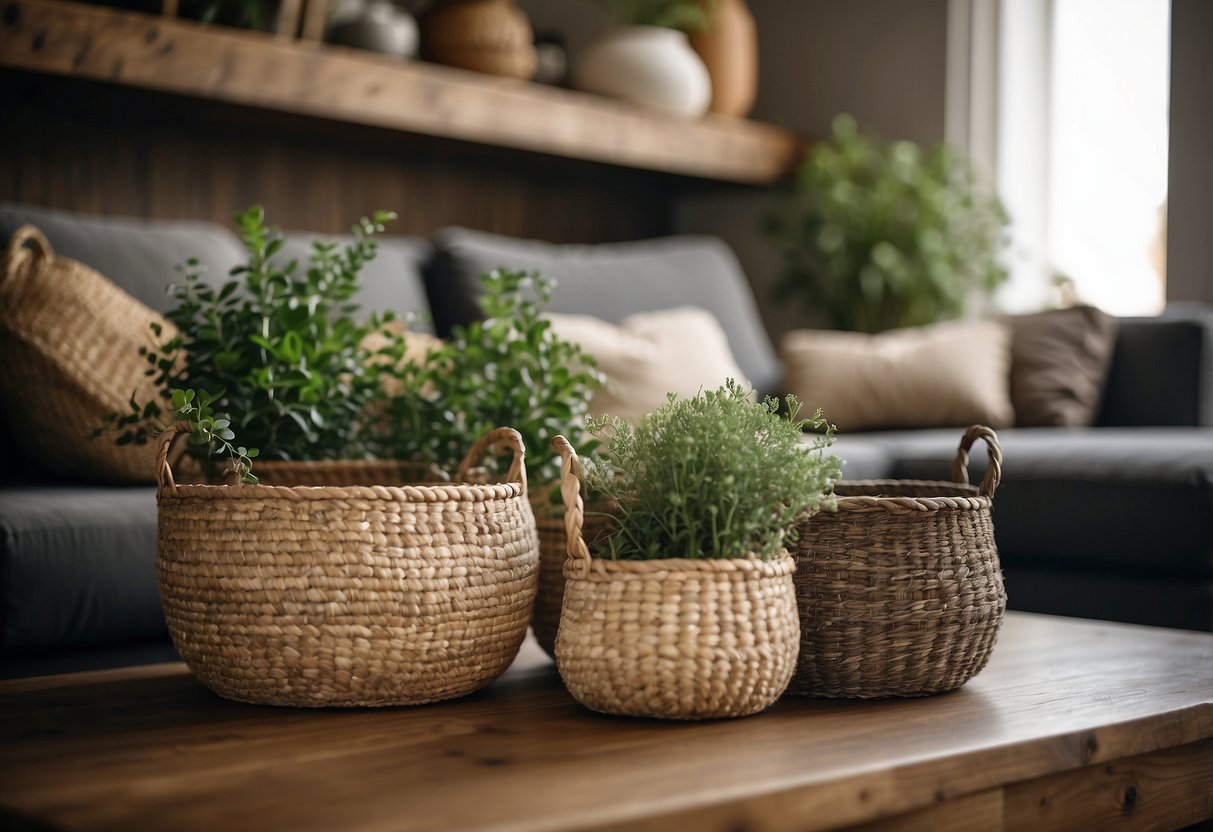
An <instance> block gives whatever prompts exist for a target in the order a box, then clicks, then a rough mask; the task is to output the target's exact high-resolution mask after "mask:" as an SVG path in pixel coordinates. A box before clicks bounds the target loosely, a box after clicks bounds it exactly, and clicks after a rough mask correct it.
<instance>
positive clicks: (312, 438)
mask: <svg viewBox="0 0 1213 832" xmlns="http://www.w3.org/2000/svg"><path fill="white" fill-rule="evenodd" d="M394 216H395V215H394V214H390V213H387V212H379V213H376V214H375V215H373V216H372V217H371V218H369V219H368V218H363V219H362V220H361V221H360V222H359V224H358V225H357V226H355V228H354V240H353V242H352V243H350V244H349V245H346V246H342V245H339V244H336V243H324V242H317V243H315V244H313V247H312V251H311V253H310V256H309V259H308V262H307V264H306V269H305V270H303V271H302V272H300V269H299V264H298V263H296V262H294V261H292V262H290V263H288V264H286V265H285V266H279V265H276V263H275V261H274V259H273V258H274V256H275V255H276V254H277V253H278V252H279V251H280V249H281V247H282V245H283V239H282V235H281V233H280V232H279V231H277V230H276V229H272V228H269V227H267V226H266V225H265V215H264V212H263V211H262V209H261V207H260V206H256V205H255V206H253V207H252V208H250V209H249V210H247V211H245V212H243V213H241V214H238V215H237V216H236V221H237V223H238V225H239V228H240V234H241V237H242V239H243V241H244V244H245V247H246V248H247V250H248V255H249V258H248V263H247V264H246V265H243V266H239V267H237V268H235V269H233V270H232V277H233V279H232V280H230V281H228V282H227V283H225V284H224V285H223V286H222V287H221V288H219V289H215V288H213V287H211V286H208V285H207V284H205V283H203V282H202V281H201V275H202V273H203V268H202V266H201V265H200V264H199V263H198V262H197V261H196V260H191V261H189V262H188V263H187V264H186V266H185V267H184V268H183V269H182V271H183V273H184V278H185V279H184V281H183V282H182V283H181V284H179V285H176V286H173V287H170V292H171V294H172V295H173V297H174V298H175V299H176V301H177V305H176V307H175V308H174V309H172V310H171V311H170V312H168V313H167V314H166V317H167V318H168V320H169V321H171V322H172V323H173V324H174V326H175V329H176V331H175V332H172V333H165V332H162V331H160V329H159V327H156V326H154V327H153V330H154V334H155V335H156V337H157V338H158V339H162V340H161V343H160V347H159V349H156V350H146V351H144V355H145V357H146V359H147V362H148V366H149V369H148V374H149V376H153V377H154V381H155V383H156V385H157V386H158V387H159V388H160V391H161V396H160V399H159V400H158V401H151V402H137V401H133V400H132V402H131V410H130V411H129V412H128V413H126V414H121V415H120V414H110V415H109V416H108V417H107V421H108V422H109V423H110V424H111V425H113V426H116V427H117V428H119V429H122V430H123V431H124V432H123V433H122V434H121V435H120V436H119V438H118V441H119V442H136V443H144V442H147V441H148V439H149V438H150V436H151V434H152V433H153V432H154V431H155V430H156V429H157V427H158V426H159V425H160V424H161V423H162V422H163V410H164V409H165V408H167V407H169V405H170V403H171V399H170V397H171V391H172V390H174V389H183V390H188V389H194V390H198V391H199V393H201V391H202V390H220V391H224V392H222V393H221V394H218V395H217V396H216V397H214V402H215V403H216V404H217V405H218V406H219V407H220V408H222V409H223V410H225V411H227V412H229V413H231V414H232V417H231V419H232V424H231V428H232V429H233V430H234V431H236V432H237V433H239V434H240V435H241V437H243V438H244V441H246V442H249V443H250V444H253V445H256V446H257V447H259V448H260V449H261V453H262V455H263V456H264V457H265V458H267V459H342V458H362V457H367V456H373V455H375V454H376V452H377V451H378V450H379V448H378V446H377V444H376V437H375V435H374V432H373V431H372V430H370V429H368V419H369V417H368V414H369V413H371V412H373V409H374V407H375V405H376V404H377V403H381V402H382V399H383V391H382V389H381V387H380V384H379V375H378V372H377V371H376V370H375V369H374V368H373V367H372V366H370V364H371V360H372V355H371V352H370V351H369V350H368V348H367V347H366V346H365V345H364V342H365V340H366V338H367V335H368V334H369V333H371V332H372V331H376V330H378V329H379V328H380V326H381V324H382V322H383V319H380V318H379V317H378V316H375V317H372V319H371V320H370V321H369V322H364V321H361V320H359V319H356V318H355V317H353V316H354V314H355V313H356V312H357V310H358V307H357V305H356V304H354V303H353V302H352V300H351V299H352V298H353V296H354V294H355V292H357V290H358V288H359V281H360V272H361V270H362V268H363V267H364V266H365V265H366V264H367V263H368V262H370V260H371V259H373V258H374V256H375V254H376V243H375V241H374V239H373V237H374V235H375V234H378V233H380V232H382V231H383V227H384V223H386V222H387V221H388V220H390V219H393V218H394ZM388 317H390V316H388ZM390 338H391V336H390V335H389V340H390ZM173 404H175V403H173ZM208 404H210V402H208ZM225 427H226V426H225ZM190 452H191V455H192V456H195V457H196V458H198V459H199V461H200V462H203V463H204V464H205V463H207V461H208V459H209V453H207V452H206V450H205V449H203V448H201V447H200V446H191V451H190Z"/></svg>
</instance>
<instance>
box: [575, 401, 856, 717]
mask: <svg viewBox="0 0 1213 832" xmlns="http://www.w3.org/2000/svg"><path fill="white" fill-rule="evenodd" d="M784 405H785V407H786V411H785V413H786V415H780V403H779V402H778V401H776V400H774V399H770V398H768V399H767V400H765V401H764V402H761V403H756V402H753V401H752V400H751V398H750V393H749V391H746V390H744V389H742V388H741V387H740V386H739V385H737V384H736V383H735V382H732V381H730V382H729V383H728V384H726V386H724V387H722V388H720V389H719V390H714V391H708V392H701V393H700V394H699V395H697V396H695V397H694V398H692V399H686V400H678V399H677V398H676V397H674V396H671V397H670V399H669V401H668V402H667V404H665V405H664V406H662V407H661V408H660V409H658V410H657V411H656V412H654V413H653V414H651V415H650V416H648V417H646V418H644V419H642V420H641V422H640V423H639V424H638V425H637V426H636V427H635V428H633V427H632V426H631V425H629V424H628V423H626V422H624V421H622V420H619V419H612V418H610V417H602V418H599V419H594V420H591V421H590V422H589V430H590V433H591V434H593V435H594V436H595V437H597V438H599V439H600V440H601V442H602V444H601V447H600V449H599V451H598V455H597V457H596V459H595V461H594V462H593V463H592V464H591V466H590V467H589V468H588V470H587V469H583V468H582V467H581V464H580V462H579V459H578V457H577V455H576V453H575V452H574V450H573V449H572V447H571V446H570V445H569V444H568V442H566V441H564V439H563V438H558V439H556V440H555V443H554V447H555V448H556V450H557V451H558V452H559V453H560V455H561V457H562V459H563V461H564V474H563V477H562V480H561V495H562V497H563V498H564V503H565V507H566V515H565V527H566V531H567V534H568V539H569V560H568V562H567V564H566V567H565V576H566V578H567V583H566V585H565V595H564V607H563V610H562V613H561V622H560V631H559V634H558V635H557V637H556V663H557V667H558V668H559V670H560V675H561V677H562V678H563V680H564V682H565V685H566V686H567V687H568V689H569V691H570V692H571V693H572V694H573V696H574V697H575V698H576V699H577V700H578V701H580V702H581V703H582V704H584V705H586V706H587V707H589V708H592V709H594V710H597V711H602V712H605V713H614V714H628V715H632V716H652V717H665V718H671V719H708V718H715V717H730V716H744V715H746V714H751V713H755V712H757V711H760V710H762V709H764V708H766V707H767V706H768V705H770V704H771V703H772V702H774V701H775V699H776V698H778V697H779V695H780V694H781V693H783V691H784V689H785V688H786V687H787V685H788V682H789V681H790V679H791V678H792V673H793V671H794V669H795V665H796V656H797V652H798V649H799V639H800V625H799V617H798V613H797V608H796V593H795V588H794V586H793V582H792V575H793V573H794V572H795V568H796V567H795V562H794V561H793V560H792V558H791V557H790V556H789V555H788V552H787V549H786V548H785V545H786V544H787V542H788V541H789V540H792V539H794V534H795V532H794V527H795V524H796V522H797V520H798V519H800V518H801V517H802V516H803V515H805V514H806V513H807V512H809V511H812V510H813V509H815V508H817V507H818V506H820V505H821V503H822V502H823V501H826V500H828V497H827V494H828V491H829V488H830V483H831V482H832V480H833V479H835V478H837V477H838V475H839V462H838V459H837V457H834V456H826V455H825V454H824V453H823V451H824V449H825V448H826V447H828V446H829V444H830V443H831V442H832V441H833V433H832V430H831V429H830V428H829V427H828V426H827V425H826V423H825V421H824V419H823V418H822V416H821V413H820V411H819V412H818V413H816V414H815V415H814V417H813V418H812V419H808V420H801V419H798V418H797V414H798V412H799V407H800V406H799V403H798V402H797V401H796V400H795V399H794V398H793V397H788V399H787V400H786V401H785V402H784ZM809 426H811V427H814V428H819V429H820V428H825V432H824V433H822V434H819V435H817V436H816V437H815V438H814V439H813V440H812V442H811V444H810V445H809V446H808V447H806V446H805V444H804V442H803V436H802V430H803V429H804V428H805V427H809ZM583 476H585V478H586V480H587V482H588V488H589V493H590V494H596V495H600V496H602V497H605V498H606V499H607V500H608V501H609V502H610V503H611V504H612V506H613V508H612V511H611V518H610V523H609V526H608V530H607V532H606V534H604V535H603V536H601V537H600V538H599V539H598V540H596V541H590V542H587V540H586V537H585V535H584V534H583V533H582V528H583V523H584V519H585V517H586V512H585V508H584V498H583V495H582V491H581V484H582V483H581V480H582V478H583ZM591 546H592V547H593V551H591Z"/></svg>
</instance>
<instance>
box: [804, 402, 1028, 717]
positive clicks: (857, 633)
mask: <svg viewBox="0 0 1213 832" xmlns="http://www.w3.org/2000/svg"><path fill="white" fill-rule="evenodd" d="M977 439H984V440H985V442H986V445H987V446H988V447H989V467H988V469H987V470H986V475H985V478H984V479H983V480H982V483H981V486H980V487H974V486H971V485H969V484H968V473H967V471H968V461H969V450H970V449H971V448H972V446H973V442H974V441H976V440H977ZM1001 477H1002V449H1001V448H1000V447H999V445H998V438H997V436H996V435H995V433H994V431H993V430H991V429H990V428H987V427H984V426H981V425H975V426H973V427H971V428H969V429H968V431H966V433H965V435H964V437H963V439H961V442H960V448H959V450H958V451H957V453H956V460H955V462H954V463H953V465H952V478H953V480H955V482H931V481H920V480H868V481H856V482H840V483H837V484H836V485H835V488H834V491H835V494H837V496H838V510H837V511H829V510H823V511H820V512H818V513H817V514H815V515H814V516H813V517H811V518H810V519H809V520H807V521H805V522H804V523H802V524H801V526H800V541H799V543H798V544H797V546H796V552H795V554H796V560H797V569H796V595H797V601H798V603H799V606H800V631H801V645H800V659H799V662H798V666H797V671H796V676H795V678H794V679H793V680H792V685H791V687H790V688H789V689H788V690H789V692H791V693H798V694H805V695H809V696H826V697H842V698H859V699H868V698H877V697H886V696H924V695H927V694H932V693H939V692H941V691H946V690H952V689H953V688H958V687H960V686H961V685H963V684H964V683H965V682H967V681H968V680H969V679H970V678H972V677H973V675H974V674H976V673H977V672H978V671H980V670H981V669H982V668H983V667H985V665H986V662H987V661H988V660H989V658H990V652H991V650H992V649H993V647H994V641H995V639H996V638H997V635H998V630H999V628H1000V627H1001V626H1002V619H1003V613H1004V611H1005V610H1006V605H1007V596H1006V591H1005V590H1004V588H1003V582H1002V571H1001V569H1000V567H999V563H998V549H997V548H996V547H995V545H994V523H993V520H992V518H991V507H992V505H993V497H994V491H995V490H996V489H997V488H998V483H999V481H1000V479H1001Z"/></svg>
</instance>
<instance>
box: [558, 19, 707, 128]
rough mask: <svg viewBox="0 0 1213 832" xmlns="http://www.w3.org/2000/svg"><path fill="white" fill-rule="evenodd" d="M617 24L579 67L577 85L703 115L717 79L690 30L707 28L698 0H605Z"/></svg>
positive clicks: (684, 113)
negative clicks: (697, 49)
mask: <svg viewBox="0 0 1213 832" xmlns="http://www.w3.org/2000/svg"><path fill="white" fill-rule="evenodd" d="M603 4H604V5H605V6H606V7H607V10H608V11H609V12H610V14H611V16H612V18H613V20H614V24H615V25H613V26H612V27H610V28H609V29H607V30H606V31H605V32H603V33H602V35H600V36H599V37H598V38H597V39H596V40H595V41H593V42H592V43H591V44H590V45H588V46H587V47H586V48H585V49H584V50H583V51H582V53H581V54H580V55H579V56H578V57H577V59H576V61H575V62H574V66H573V78H572V82H573V86H574V87H576V88H577V89H580V90H584V91H585V92H593V93H598V94H599V95H608V96H611V97H613V98H620V99H623V100H624V101H629V102H631V103H633V104H638V105H640V106H642V107H648V108H650V109H654V110H658V111H661V112H664V113H669V114H671V115H676V116H684V117H691V118H693V117H697V116H701V115H703V114H704V113H705V112H707V109H708V105H709V104H710V103H711V101H712V81H711V78H710V76H709V75H708V70H707V67H705V66H704V63H703V60H702V59H701V58H700V57H699V56H698V55H697V54H695V51H694V50H693V49H691V44H690V41H689V40H688V39H687V34H686V33H687V32H688V31H691V30H698V29H703V28H705V27H706V26H707V22H708V16H707V15H708V12H707V10H706V9H705V5H704V4H703V3H701V2H696V0H603Z"/></svg>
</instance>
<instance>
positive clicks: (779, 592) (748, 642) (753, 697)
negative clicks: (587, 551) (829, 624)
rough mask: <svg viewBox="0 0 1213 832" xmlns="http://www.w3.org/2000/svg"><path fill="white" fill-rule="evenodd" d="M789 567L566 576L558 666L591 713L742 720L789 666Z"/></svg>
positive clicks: (720, 565)
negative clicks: (737, 718)
mask: <svg viewBox="0 0 1213 832" xmlns="http://www.w3.org/2000/svg"><path fill="white" fill-rule="evenodd" d="M794 571H795V563H794V561H793V560H792V559H791V558H790V557H788V558H783V559H780V560H777V561H769V562H764V561H759V560H756V559H745V560H741V559H737V560H720V561H688V560H685V559H670V560H659V561H603V560H596V561H594V563H593V564H592V566H591V568H590V570H589V573H588V574H585V575H583V574H581V571H580V570H579V569H578V568H576V567H575V566H572V567H571V568H570V569H569V571H568V573H567V577H568V581H567V583H566V585H565V592H564V607H563V611H562V617H561V623H560V632H559V635H558V636H557V639H556V661H557V665H558V667H559V668H560V675H561V678H563V679H564V683H565V685H566V686H567V687H568V689H569V692H570V693H572V694H573V696H574V698H576V699H577V701H579V702H581V703H582V704H583V705H585V706H586V707H588V708H591V709H593V710H595V711H602V712H604V713H612V714H628V715H632V716H652V717H664V718H667V719H712V718H717V717H734V716H745V715H747V714H752V713H757V712H758V711H761V710H764V709H765V708H767V707H768V706H769V705H771V704H772V703H773V702H774V701H775V700H776V699H778V698H779V696H780V694H782V693H783V691H784V689H785V688H786V687H787V686H788V682H789V680H790V679H791V678H792V673H793V671H794V670H795V667H796V650H797V637H798V632H799V621H798V619H797V612H796V597H795V589H794V587H793V584H792V573H793V572H794Z"/></svg>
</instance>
